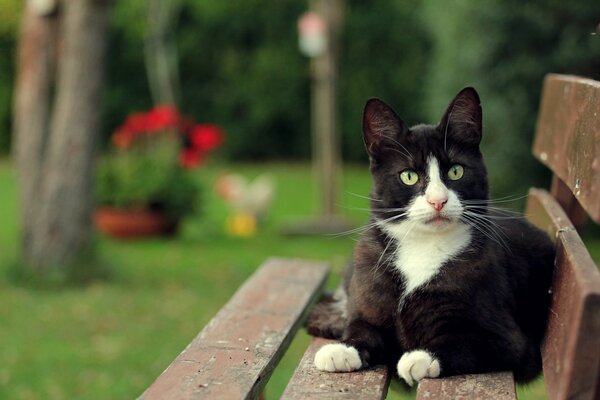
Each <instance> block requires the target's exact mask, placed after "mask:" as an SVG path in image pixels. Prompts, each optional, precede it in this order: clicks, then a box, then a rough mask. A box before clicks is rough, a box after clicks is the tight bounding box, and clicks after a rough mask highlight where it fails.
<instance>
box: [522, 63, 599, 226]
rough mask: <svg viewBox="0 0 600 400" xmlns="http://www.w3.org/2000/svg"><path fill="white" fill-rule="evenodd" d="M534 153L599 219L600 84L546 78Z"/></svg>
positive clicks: (575, 79) (562, 76) (595, 218)
mask: <svg viewBox="0 0 600 400" xmlns="http://www.w3.org/2000/svg"><path fill="white" fill-rule="evenodd" d="M533 153H534V154H535V156H536V157H537V158H538V159H539V160H540V161H541V162H542V163H544V164H545V165H546V166H548V167H549V168H550V169H551V170H552V171H554V173H555V174H556V175H558V177H559V178H560V179H562V180H563V181H564V182H565V184H566V185H567V186H568V187H569V188H570V189H571V191H572V192H573V194H574V195H575V197H576V198H577V200H578V201H579V203H580V204H581V205H582V206H583V208H584V209H585V210H586V211H587V213H588V214H589V215H590V217H592V219H593V220H594V221H596V222H598V223H600V82H597V81H594V80H591V79H584V78H578V77H574V76H568V75H555V74H550V75H547V76H546V78H545V80H544V87H543V92H542V100H541V104H540V111H539V114H538V120H537V129H536V134H535V142H534V145H533Z"/></svg>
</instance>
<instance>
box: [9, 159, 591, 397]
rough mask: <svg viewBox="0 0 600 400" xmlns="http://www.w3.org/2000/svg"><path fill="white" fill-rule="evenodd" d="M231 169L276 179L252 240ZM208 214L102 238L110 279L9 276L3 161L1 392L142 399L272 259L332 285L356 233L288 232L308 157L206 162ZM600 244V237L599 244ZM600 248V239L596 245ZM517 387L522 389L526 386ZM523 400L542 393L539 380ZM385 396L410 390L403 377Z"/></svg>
mask: <svg viewBox="0 0 600 400" xmlns="http://www.w3.org/2000/svg"><path fill="white" fill-rule="evenodd" d="M225 171H236V172H241V173H243V174H244V175H246V176H256V175H258V174H259V173H262V172H269V173H270V174H271V175H272V176H273V177H274V178H275V180H276V182H277V195H276V199H275V202H274V205H273V207H272V213H271V215H270V217H269V219H268V220H267V222H266V224H265V225H264V226H262V227H261V229H260V232H259V234H257V235H256V236H254V237H252V238H248V239H238V238H231V237H228V236H227V235H225V234H224V221H225V218H226V216H227V209H226V208H225V207H224V205H223V204H222V203H221V202H220V201H219V199H218V198H217V197H216V196H215V195H214V193H213V191H212V188H211V186H212V184H213V183H214V179H215V177H217V176H218V175H219V174H220V173H222V172H225ZM198 179H200V180H202V181H204V182H205V186H206V190H205V193H204V199H205V207H204V212H203V214H202V215H201V216H199V217H197V218H194V219H191V220H188V221H186V223H185V224H184V226H183V229H182V232H181V235H180V236H179V237H177V238H175V239H170V240H158V239H155V240H144V241H129V242H120V241H113V240H110V239H107V238H104V237H99V238H98V240H97V250H98V254H99V256H100V257H101V259H102V261H103V262H104V263H106V264H107V265H109V266H110V270H111V272H112V278H111V279H110V280H108V281H101V280H99V281H95V282H92V283H90V284H88V285H86V286H84V287H68V288H63V289H60V290H59V289H56V288H54V289H51V288H47V289H39V288H38V289H36V288H33V287H31V286H28V285H23V284H18V283H15V282H14V281H13V280H11V279H10V274H9V273H8V271H9V269H10V267H11V265H13V264H14V262H15V260H16V257H17V248H18V240H19V237H18V214H19V207H18V201H17V186H16V181H17V180H16V174H15V172H14V170H13V168H12V167H11V166H10V165H9V163H8V161H6V160H4V161H0V199H1V206H0V304H1V305H2V306H1V307H0V325H1V326H2V328H1V329H0V398H2V399H17V400H19V399H23V400H25V399H126V398H134V397H136V396H138V395H139V394H141V392H142V391H143V390H144V389H145V388H146V387H147V386H148V385H149V384H150V383H151V382H152V381H153V380H154V379H155V378H156V377H157V376H158V375H159V374H160V373H161V372H162V371H163V370H164V368H165V367H166V366H167V365H168V364H169V363H170V362H171V361H172V360H173V359H174V358H175V357H176V356H177V355H178V354H179V352H180V351H181V350H182V349H183V348H184V347H185V346H186V345H187V344H188V343H189V342H190V341H191V340H192V338H193V337H194V336H195V335H196V334H197V333H198V332H199V330H200V329H201V328H202V327H203V326H204V325H205V324H206V323H207V322H208V321H209V320H210V318H211V317H212V316H213V315H214V314H215V313H216V312H217V310H218V309H219V308H220V307H221V306H222V305H223V304H224V303H225V302H226V301H227V300H228V299H229V297H230V296H231V295H232V294H233V292H234V291H235V290H236V288H237V287H238V286H239V285H240V284H241V283H242V282H243V281H244V280H245V279H246V278H247V277H248V276H249V275H250V274H251V273H252V272H253V271H254V270H255V268H256V267H257V266H259V265H260V264H261V263H262V262H263V261H264V260H265V259H266V258H268V257H270V256H282V257H302V258H309V259H318V260H326V261H328V262H330V263H331V264H332V265H333V267H334V272H333V274H332V275H333V276H332V279H331V282H330V286H333V285H335V284H336V282H337V279H338V272H339V271H341V269H342V268H343V266H344V265H345V263H346V261H347V259H348V257H349V256H350V254H351V251H352V247H353V245H354V237H352V236H343V237H332V236H314V237H284V236H282V235H280V234H279V228H280V227H281V226H282V225H283V224H286V223H289V222H291V221H294V220H296V221H297V220H300V219H302V217H303V216H309V215H315V213H316V212H317V209H316V208H317V207H316V206H315V204H316V203H317V201H316V200H317V199H316V195H315V190H314V189H315V187H314V185H313V183H312V182H313V180H312V176H311V172H310V167H308V166H307V165H293V164H292V165H289V164H285V165H284V164H271V165H260V166H254V165H236V166H229V167H228V168H225V167H215V166H213V167H210V168H206V169H200V170H199V171H198ZM369 187H370V179H369V177H368V173H367V171H366V168H365V167H362V166H348V167H346V168H345V170H344V182H343V189H342V191H343V197H342V198H341V199H340V201H339V203H340V210H341V212H342V213H343V214H344V215H345V216H346V217H347V218H349V219H350V220H352V221H354V223H356V224H357V225H358V224H360V223H362V222H364V221H365V219H366V212H365V211H364V210H361V209H364V208H365V207H367V201H366V200H365V199H364V198H362V197H359V196H356V195H354V194H352V193H355V194H359V195H366V194H367V193H368V191H369ZM598 244H599V245H600V243H598ZM599 247H600V246H599ZM308 340H309V338H308V337H307V336H306V334H304V333H301V334H300V335H298V337H297V339H296V340H295V341H294V342H293V343H292V346H291V348H290V351H288V353H287V354H286V356H285V357H284V359H283V361H282V362H281V364H280V366H279V367H278V368H277V369H276V372H275V374H274V376H273V378H272V379H271V381H270V382H269V384H268V386H267V389H266V395H267V398H268V399H273V398H278V397H279V394H280V393H281V391H282V390H283V388H284V387H285V384H286V382H287V379H288V377H289V376H290V375H291V373H292V372H293V370H294V368H295V365H296V363H297V360H298V359H299V357H300V355H301V354H302V352H303V351H304V348H305V347H306V345H307V343H308ZM520 391H522V390H521V389H520ZM525 392H526V395H525V396H524V397H523V398H525V399H542V398H544V393H543V385H541V384H540V383H539V382H538V383H536V384H534V385H532V386H530V387H528V388H526V389H525ZM389 398H395V399H399V398H414V393H411V392H408V393H407V392H406V391H405V390H404V389H403V387H402V386H401V385H399V384H397V383H395V384H393V385H392V389H391V391H390V395H389Z"/></svg>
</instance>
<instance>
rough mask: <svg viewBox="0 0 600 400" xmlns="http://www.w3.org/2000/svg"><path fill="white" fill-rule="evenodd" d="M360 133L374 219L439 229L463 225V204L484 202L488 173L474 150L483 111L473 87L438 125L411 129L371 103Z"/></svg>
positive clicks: (389, 111) (456, 100) (461, 94)
mask: <svg viewBox="0 0 600 400" xmlns="http://www.w3.org/2000/svg"><path fill="white" fill-rule="evenodd" d="M363 135H364V136H363V137H364V143H365V147H366V149H367V153H368V154H369V158H370V163H371V173H372V175H373V192H372V197H373V199H372V203H371V207H372V212H373V215H374V216H375V217H376V218H377V220H378V221H380V222H381V221H386V222H385V223H386V225H388V226H394V225H400V224H402V225H404V227H405V228H406V227H407V224H411V225H410V228H411V229H416V230H420V231H426V232H427V231H430V232H435V231H443V230H446V229H450V228H452V227H456V226H457V225H460V224H463V223H464V222H465V208H466V207H465V204H473V202H480V204H484V203H485V200H487V198H488V182H487V172H486V168H485V164H484V161H483V157H482V155H481V152H480V150H479V143H480V141H481V135H482V112H481V106H480V104H479V96H478V94H477V92H476V91H475V89H473V88H470V87H468V88H465V89H463V90H461V91H460V92H459V93H458V94H457V95H456V97H455V98H454V99H453V100H452V102H450V105H449V106H448V109H447V111H446V113H445V114H444V116H443V117H442V119H441V121H440V123H439V124H437V125H417V126H413V127H410V128H409V127H407V126H406V125H405V124H404V122H403V121H402V119H401V118H400V117H399V116H398V115H397V114H396V113H395V112H394V110H393V109H392V108H391V107H389V106H388V105H387V104H385V103H384V102H383V101H381V100H378V99H371V100H369V101H368V102H367V104H366V106H365V110H364V114H363ZM482 207H483V206H482ZM471 209H473V208H472V207H471ZM474 211H475V212H477V213H484V212H485V210H484V209H483V208H481V209H477V208H475V210H474ZM470 212H473V211H470Z"/></svg>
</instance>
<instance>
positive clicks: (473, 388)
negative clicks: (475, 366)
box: [417, 372, 517, 400]
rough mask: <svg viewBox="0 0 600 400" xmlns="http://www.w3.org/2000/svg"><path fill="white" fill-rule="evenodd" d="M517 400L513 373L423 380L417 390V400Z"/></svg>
mask: <svg viewBox="0 0 600 400" xmlns="http://www.w3.org/2000/svg"><path fill="white" fill-rule="evenodd" d="M516 398H517V393H516V392H515V381H514V379H513V374H512V372H497V373H491V374H477V375H457V376H450V377H448V378H443V379H423V380H422V381H421V382H420V383H419V388H418V389H417V400H449V399H452V400H489V399H494V400H514V399H516Z"/></svg>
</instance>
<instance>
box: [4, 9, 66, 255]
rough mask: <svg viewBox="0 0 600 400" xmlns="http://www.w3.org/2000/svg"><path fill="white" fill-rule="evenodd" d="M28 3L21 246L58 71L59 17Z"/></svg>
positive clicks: (19, 117)
mask: <svg viewBox="0 0 600 400" xmlns="http://www.w3.org/2000/svg"><path fill="white" fill-rule="evenodd" d="M34 10H35V7H34V6H33V4H32V2H26V5H25V11H24V13H23V21H22V25H21V32H20V41H19V49H18V54H17V71H18V75H17V79H16V83H15V98H14V118H13V137H14V139H15V140H14V145H13V146H14V147H13V154H14V156H15V159H16V162H17V169H18V170H19V176H20V187H19V189H20V193H19V194H20V198H21V221H22V244H23V246H24V247H26V246H27V245H28V244H29V243H31V238H32V236H33V229H34V227H35V220H36V216H35V214H36V209H37V208H36V200H38V199H37V196H38V190H37V189H38V187H39V185H40V171H41V164H42V160H43V149H44V146H45V143H46V139H47V137H48V114H49V106H50V85H51V82H52V76H53V74H54V70H55V59H56V57H55V54H54V51H53V50H54V49H55V48H56V35H57V19H58V18H57V14H56V13H54V14H53V15H51V16H42V15H39V14H37V13H36V12H35V11H34Z"/></svg>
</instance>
